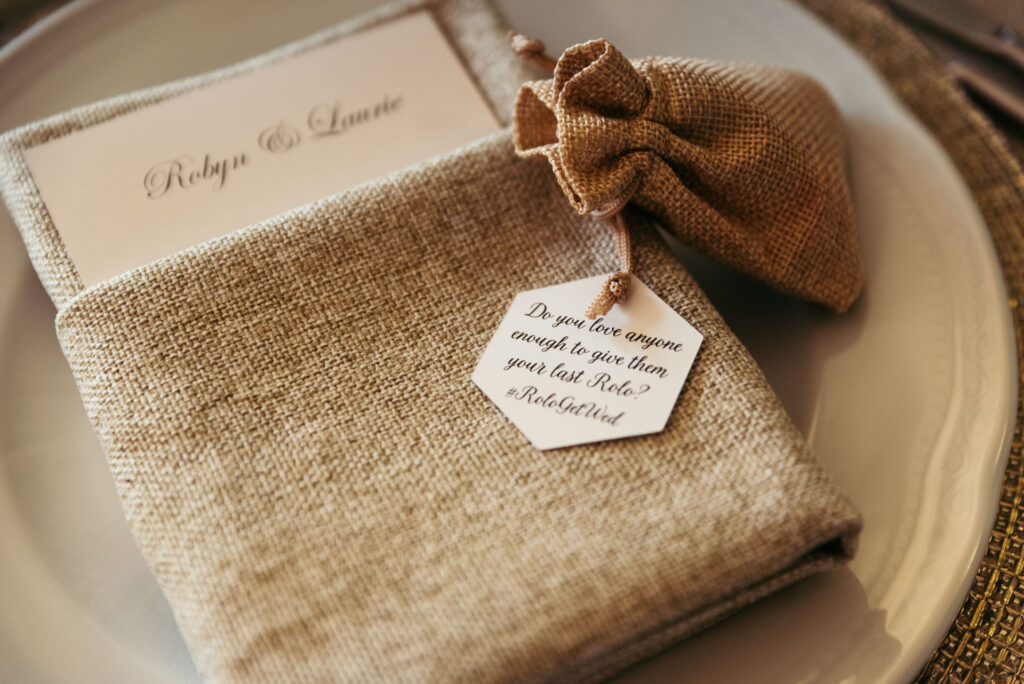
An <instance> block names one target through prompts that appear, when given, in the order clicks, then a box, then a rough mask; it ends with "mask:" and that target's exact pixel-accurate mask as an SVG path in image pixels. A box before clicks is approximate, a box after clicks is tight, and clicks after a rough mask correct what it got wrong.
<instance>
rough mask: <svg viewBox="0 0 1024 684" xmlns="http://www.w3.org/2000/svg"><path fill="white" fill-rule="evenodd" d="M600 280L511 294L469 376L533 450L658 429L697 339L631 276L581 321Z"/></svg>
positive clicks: (698, 342) (676, 394) (675, 396)
mask: <svg viewBox="0 0 1024 684" xmlns="http://www.w3.org/2000/svg"><path fill="white" fill-rule="evenodd" d="M606 277H607V276H604V275H602V276H595V277H593V278H585V279H583V280H576V281H573V282H569V283H562V284H561V285H554V286H551V287H545V288H541V289H539V290H530V291H528V292H521V293H519V294H518V295H517V296H516V298H515V299H514V300H512V305H511V306H510V307H509V309H508V312H507V313H506V314H505V318H503V319H502V321H501V323H500V324H499V325H498V329H497V330H496V331H495V333H494V337H492V338H491V341H490V343H488V345H487V348H486V349H484V353H483V355H482V356H481V357H480V361H479V362H478V363H477V366H476V369H475V370H474V371H473V382H474V383H476V385H477V386H478V387H479V388H480V389H481V390H483V392H484V394H486V395H487V396H488V397H490V399H491V400H492V401H493V402H494V403H495V404H496V405H497V406H498V408H499V409H501V411H502V412H503V413H504V414H505V415H506V416H508V418H509V420H511V421H512V423H514V424H515V426H516V427H518V428H519V429H520V430H521V431H522V432H523V434H524V435H526V438H527V439H529V440H530V442H531V443H532V444H533V445H534V446H535V447H537V448H538V449H556V448H560V447H567V446H572V445H575V444H586V443H588V442H599V441H603V440H610V439H620V438H623V437H632V436H635V435H645V434H650V433H652V432H660V431H661V430H662V429H664V427H665V423H666V422H667V421H668V417H669V415H670V414H671V412H672V407H673V406H675V403H676V399H678V398H679V391H680V390H681V389H682V387H683V383H684V382H685V381H686V376H687V375H689V373H690V367H691V366H692V365H693V361H694V359H695V358H696V357H697V351H698V350H699V349H700V345H701V342H702V341H703V340H704V336H703V335H701V334H700V333H699V332H697V330H696V329H695V328H694V327H693V326H692V325H690V324H689V323H687V322H686V321H685V320H684V319H683V317H682V316H680V315H679V314H677V313H676V312H675V311H674V310H673V309H672V307H670V306H669V305H668V304H666V303H665V302H663V301H662V300H661V298H660V297H658V295H656V294H655V293H654V292H653V291H652V290H651V289H650V288H649V287H647V286H646V285H644V284H643V282H641V281H640V280H639V279H638V278H636V277H635V276H634V277H633V280H632V285H631V286H630V294H629V298H628V299H627V300H626V301H625V303H621V304H617V305H616V306H615V307H613V308H612V310H611V311H610V312H609V313H608V315H607V316H601V317H598V318H596V319H593V320H588V319H586V318H584V317H583V312H584V311H585V310H586V308H587V305H588V304H590V301H591V300H592V299H593V298H594V293H595V292H598V291H599V290H600V289H601V285H602V283H603V282H604V280H605V278H606Z"/></svg>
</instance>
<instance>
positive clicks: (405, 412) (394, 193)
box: [57, 133, 858, 682]
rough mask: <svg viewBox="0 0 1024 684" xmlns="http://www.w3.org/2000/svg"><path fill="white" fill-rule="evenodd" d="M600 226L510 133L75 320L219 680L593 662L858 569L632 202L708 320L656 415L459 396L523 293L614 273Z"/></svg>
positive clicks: (840, 517)
mask: <svg viewBox="0 0 1024 684" xmlns="http://www.w3.org/2000/svg"><path fill="white" fill-rule="evenodd" d="M598 223H599V222H598V220H597V219H594V218H581V217H579V216H578V215H577V214H576V212H575V211H574V210H573V209H572V208H571V207H570V206H569V205H568V204H567V203H566V202H565V200H564V198H563V197H562V195H561V191H560V190H559V188H558V186H557V185H556V183H555V181H554V179H553V178H552V177H551V173H550V171H549V170H548V169H547V168H546V167H544V166H540V165H537V164H532V163H530V162H528V161H524V160H519V159H517V158H516V156H515V153H514V151H513V149H512V144H511V140H510V136H509V135H508V134H507V133H506V134H500V135H498V136H496V137H493V138H489V139H486V140H484V141H482V142H480V143H478V144H475V145H474V146H472V147H470V148H467V149H463V150H460V151H458V152H456V153H454V154H452V155H451V156H448V157H446V158H444V159H441V160H439V161H436V162H432V163H428V164H425V165H423V166H421V167H418V168H415V169H412V170H409V171H406V172H403V173H400V174H398V175H395V176H392V177H389V178H387V179H384V180H381V181H378V182H374V183H371V184H369V185H366V186H362V187H360V188H357V189H355V190H352V191H350V192H347V193H344V194H342V195H339V196H336V197H332V198H330V199H327V200H324V201H321V202H318V203H316V204H314V205H311V206H309V207H305V208H302V209H299V210H296V211H294V212H292V213H289V214H287V215H285V216H283V217H280V218H277V219H274V220H272V221H269V222H267V223H264V224H261V225H257V226H255V227H253V228H252V229H247V230H245V231H242V232H240V233H237V234H235V235H232V236H230V237H229V238H225V239H222V240H218V241H215V242H213V243H208V244H205V245H202V246H200V247H198V248H195V249H191V250H188V251H186V252H183V253H181V254H179V255H177V256H176V257H175V258H174V259H170V260H164V261H161V262H158V263H157V264H154V265H152V266H148V267H145V268H142V269H139V270H137V271H134V272H131V273H129V274H127V275H125V276H123V277H118V278H115V279H113V280H111V281H108V282H107V283H105V284H102V285H99V286H97V287H94V288H90V289H89V290H87V291H86V292H83V293H82V294H80V295H78V296H77V297H75V298H74V299H72V300H71V301H70V302H69V303H68V304H67V305H66V306H65V307H64V308H63V309H61V311H60V312H59V314H58V320H57V326H58V331H59V335H60V339H61V342H62V345H63V347H64V349H65V353H66V354H67V357H68V360H69V361H70V364H71V368H72V370H73V372H74V374H75V377H76V379H77V380H78V383H79V387H80V389H81V392H82V397H83V400H84V402H85V406H86V410H87V412H88V413H89V415H90V417H91V419H92V420H93V422H94V423H95V426H96V429H97V431H98V433H99V435H100V437H101V439H102V441H103V444H104V445H105V447H106V450H107V454H108V457H109V459H110V463H111V467H112V469H113V472H114V476H115V478H116V480H117V485H118V488H119V490H120V492H121V495H122V497H123V500H124V505H125V510H126V513H127V516H128V519H129V521H131V523H132V525H133V526H134V529H135V531H136V534H137V536H138V539H139V543H140V546H141V547H142V550H143V553H144V554H145V555H146V557H147V558H148V559H149V561H150V562H151V563H152V565H153V568H154V570H155V572H156V574H157V577H158V578H159V580H160V582H161V585H162V586H163V588H164V590H165V591H166V592H167V595H168V597H169V599H170V602H171V604H172V606H174V608H175V611H176V613H177V616H178V618H179V621H180V624H181V627H182V630H183V632H184V634H185V636H186V639H187V640H188V642H189V644H190V645H191V648H192V649H193V653H194V655H195V658H196V660H197V662H198V663H199V666H200V668H201V669H202V671H203V673H204V674H205V675H206V676H208V677H209V678H210V679H212V680H214V681H272V682H282V681H313V680H334V679H362V680H372V681H395V680H404V681H435V680H456V681H477V682H480V681H507V680H512V681H522V680H552V681H567V680H590V679H594V678H599V677H601V676H605V675H607V674H610V673H611V672H614V671H615V670H617V669H619V668H621V667H623V666H625V665H627V664H629V663H631V662H632V661H633V660H635V659H636V658H638V657H640V656H643V655H647V654H649V653H651V652H652V651H654V650H657V649H659V648H661V647H663V646H665V645H667V644H668V643H670V642H671V641H672V640H674V639H677V638H680V637H682V636H685V635H686V634H689V633H690V632H692V631H694V630H695V629H698V628H699V627H701V626H703V625H705V624H707V623H708V622H709V621H711V620H713V619H715V618H717V617H720V616H721V615H724V614H725V613H727V612H730V611H732V610H734V609H735V608H737V607H739V606H740V605H742V604H744V603H746V602H749V601H751V600H753V599H755V598H757V597H759V596H761V595H763V594H766V593H768V592H770V591H773V590H775V589H777V588H779V587H781V586H783V585H785V584H788V583H790V582H792V581H794V580H796V579H797V578H800V577H803V576H805V575H807V574H809V573H812V572H815V571H818V570H821V569H824V568H827V567H832V566H834V565H835V564H837V563H838V562H840V561H841V560H843V559H845V558H847V557H848V555H849V554H850V553H851V552H852V545H853V540H854V536H855V534H856V531H857V529H858V519H857V515H856V513H855V512H854V511H853V510H851V508H850V507H849V505H848V504H847V502H846V501H845V500H844V499H843V498H842V496H841V495H840V494H839V493H838V492H837V491H836V490H835V489H834V488H833V486H832V485H831V484H830V482H829V481H828V479H827V477H826V476H825V475H824V474H823V472H822V471H821V469H820V468H819V466H818V465H817V464H816V463H815V461H814V460H813V459H812V457H811V456H810V455H809V454H808V452H807V450H806V448H805V446H804V444H803V440H802V438H801V437H800V435H799V434H798V433H797V431H796V430H795V428H794V427H793V426H792V425H791V423H790V422H789V420H788V418H787V417H786V415H785V413H784V411H783V409H782V407H781V406H780V404H779V402H778V400H777V399H776V398H775V396H774V395H773V393H772V391H771V389H770V388H769V387H768V385H767V383H766V382H765V380H764V378H763V376H762V374H761V372H760V371H759V369H758V368H757V366H756V365H755V363H754V362H753V360H752V359H751V358H750V356H749V355H748V353H747V352H746V351H745V350H744V348H743V347H742V346H741V345H740V343H739V342H738V341H737V340H736V338H735V337H734V336H733V335H732V334H731V332H730V331H729V330H728V328H727V327H726V325H725V324H724V323H723V322H722V320H721V318H719V316H718V314H717V313H716V312H715V311H714V309H713V308H712V307H711V305H710V304H709V303H708V302H707V300H706V299H705V298H704V296H703V294H702V293H701V292H700V290H699V288H698V287H697V286H696V285H695V283H694V282H693V281H692V280H691V279H690V278H689V277H688V276H687V274H686V273H685V271H684V270H683V269H682V268H681V267H680V266H679V265H678V263H677V262H675V260H674V259H673V258H672V256H671V255H670V254H669V253H668V251H667V250H666V249H665V247H664V246H663V245H662V244H660V242H658V241H657V239H656V237H654V236H653V235H652V230H651V227H650V226H649V225H647V224H645V223H643V222H642V221H641V222H639V223H637V225H636V228H635V229H634V232H635V233H636V242H637V244H636V247H635V254H636V261H637V265H636V273H637V276H638V277H640V278H641V279H642V280H643V281H644V282H645V283H647V284H648V285H649V286H650V287H651V288H652V289H654V290H655V292H657V293H658V294H659V295H660V296H661V297H662V298H663V299H664V300H665V301H666V302H667V303H668V304H669V305H670V306H672V307H673V308H674V309H675V310H676V311H678V312H679V313H680V314H681V315H682V316H683V317H684V318H686V320H688V321H690V323H692V324H693V325H694V326H695V327H696V328H697V329H698V330H699V331H700V332H701V333H703V335H704V343H703V346H702V348H701V351H700V354H699V356H698V359H697V361H696V364H695V366H694V369H693V371H692V373H691V375H690V377H689V378H688V380H687V383H686V386H685V388H684V390H683V394H682V396H681V398H680V400H679V402H678V405H677V406H676V408H675V410H674V412H673V414H672V417H671V419H670V420H669V423H668V426H667V427H666V429H665V430H664V431H663V432H662V433H660V434H657V435H653V436H649V437H642V438H633V439H628V440H622V441H617V442H610V443H603V444H597V445H589V446H584V447H576V448H572V449H565V450H557V451H550V452H539V451H537V450H536V449H534V448H533V447H532V446H531V445H530V444H529V442H528V441H527V439H526V438H525V437H524V436H523V435H522V434H521V433H520V432H519V431H518V430H517V429H516V428H515V427H514V426H513V425H512V424H511V423H510V422H509V421H508V420H507V419H506V418H505V417H504V416H503V415H502V414H501V412H500V411H498V410H497V409H496V408H495V407H494V405H493V404H491V402H490V401H489V400H488V399H487V398H486V397H485V396H484V395H483V394H482V393H481V392H480V391H479V390H478V389H477V388H476V387H475V386H473V385H472V383H471V382H470V380H469V378H470V375H471V373H472V369H473V366H474V365H475V363H476V361H477V358H478V357H479V355H480V353H481V351H482V349H483V348H484V346H485V344H486V343H487V341H488V339H489V338H490V336H491V335H492V334H493V332H494V329H495V328H496V327H497V325H498V323H499V321H500V320H501V317H502V316H503V315H504V312H505V310H506V308H507V306H508V304H509V302H510V301H511V299H512V297H513V296H514V295H515V294H516V293H517V292H519V291H522V290H526V289H530V288H534V287H537V286H538V285H547V284H552V283H560V282H565V281H568V280H574V279H577V278H581V277H585V276H588V275H592V274H594V273H600V272H601V270H602V269H603V268H604V267H605V261H606V258H607V255H608V254H609V252H610V250H611V249H612V244H611V236H609V235H607V234H605V233H603V232H602V231H600V230H599V228H600V226H599V225H598ZM602 235H603V237H598V238H595V236H602ZM587 244H590V245H593V246H592V247H586V246H581V245H587Z"/></svg>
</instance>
